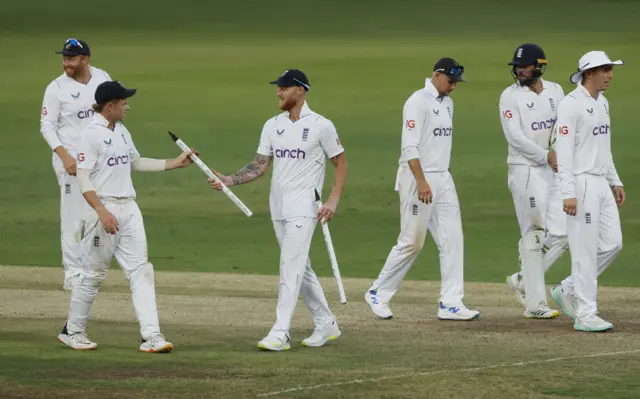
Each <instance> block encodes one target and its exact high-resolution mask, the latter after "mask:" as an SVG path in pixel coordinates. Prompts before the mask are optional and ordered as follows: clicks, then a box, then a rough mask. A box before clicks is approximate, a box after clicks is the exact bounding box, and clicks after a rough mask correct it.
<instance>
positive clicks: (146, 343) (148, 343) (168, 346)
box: [140, 334, 173, 353]
mask: <svg viewBox="0 0 640 399" xmlns="http://www.w3.org/2000/svg"><path fill="white" fill-rule="evenodd" d="M172 350H173V344H172V343H171V342H168V341H167V340H165V339H164V335H162V334H158V335H154V336H153V337H151V338H148V339H143V340H142V344H141V345H140V352H147V353H169V352H171V351H172Z"/></svg>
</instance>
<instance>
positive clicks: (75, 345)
mask: <svg viewBox="0 0 640 399" xmlns="http://www.w3.org/2000/svg"><path fill="white" fill-rule="evenodd" d="M58 341H60V343H63V344H65V345H67V346H68V347H70V348H72V349H75V350H85V351H87V350H88V351H90V350H94V349H96V348H97V347H98V344H96V343H95V342H93V341H91V340H90V339H89V337H87V334H86V333H84V332H78V333H72V334H70V333H69V331H67V323H65V324H64V327H63V328H62V331H61V332H60V334H58Z"/></svg>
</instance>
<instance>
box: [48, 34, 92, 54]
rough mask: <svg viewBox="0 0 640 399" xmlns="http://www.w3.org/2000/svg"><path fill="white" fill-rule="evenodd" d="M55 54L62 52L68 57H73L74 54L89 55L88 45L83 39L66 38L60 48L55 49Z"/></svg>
mask: <svg viewBox="0 0 640 399" xmlns="http://www.w3.org/2000/svg"><path fill="white" fill-rule="evenodd" d="M56 54H62V55H66V56H69V57H75V56H76V55H91V50H90V49H89V45H88V44H87V42H85V41H84V40H78V39H74V38H70V39H67V41H66V42H64V46H62V50H60V51H56Z"/></svg>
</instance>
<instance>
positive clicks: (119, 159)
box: [107, 155, 129, 166]
mask: <svg viewBox="0 0 640 399" xmlns="http://www.w3.org/2000/svg"><path fill="white" fill-rule="evenodd" d="M128 163H129V155H117V156H115V157H111V158H109V159H107V165H109V166H119V165H126V164H128Z"/></svg>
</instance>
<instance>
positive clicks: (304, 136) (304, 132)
mask: <svg viewBox="0 0 640 399" xmlns="http://www.w3.org/2000/svg"><path fill="white" fill-rule="evenodd" d="M308 138H309V128H308V127H305V128H304V129H302V141H307V139H308Z"/></svg>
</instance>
